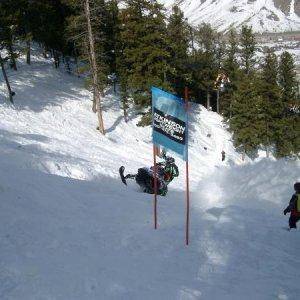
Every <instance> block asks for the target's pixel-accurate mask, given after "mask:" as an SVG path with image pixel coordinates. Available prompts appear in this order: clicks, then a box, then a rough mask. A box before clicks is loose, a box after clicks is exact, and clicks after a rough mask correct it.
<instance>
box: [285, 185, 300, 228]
mask: <svg viewBox="0 0 300 300" xmlns="http://www.w3.org/2000/svg"><path fill="white" fill-rule="evenodd" d="M294 190H295V194H294V195H293V196H292V199H291V200H290V204H289V205H288V207H287V208H286V209H285V210H284V211H283V213H284V215H286V214H287V213H290V219H289V225H290V228H297V226H296V223H297V222H298V221H299V220H300V182H296V183H295V184H294Z"/></svg>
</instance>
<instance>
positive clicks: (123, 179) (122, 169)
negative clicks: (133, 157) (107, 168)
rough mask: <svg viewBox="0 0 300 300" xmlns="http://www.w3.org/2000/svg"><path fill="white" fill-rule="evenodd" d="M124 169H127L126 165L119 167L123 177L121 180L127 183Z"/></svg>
mask: <svg viewBox="0 0 300 300" xmlns="http://www.w3.org/2000/svg"><path fill="white" fill-rule="evenodd" d="M124 170H125V167H124V166H121V167H120V168H119V173H120V177H121V180H122V182H123V183H124V184H125V185H127V182H126V179H125V176H124Z"/></svg>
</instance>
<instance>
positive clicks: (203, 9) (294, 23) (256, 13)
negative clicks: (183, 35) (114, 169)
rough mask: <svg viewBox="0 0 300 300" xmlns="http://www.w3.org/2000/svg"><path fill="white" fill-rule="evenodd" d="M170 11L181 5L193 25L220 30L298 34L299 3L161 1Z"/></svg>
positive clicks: (269, 0) (289, 0)
mask: <svg viewBox="0 0 300 300" xmlns="http://www.w3.org/2000/svg"><path fill="white" fill-rule="evenodd" d="M160 1H161V3H163V4H164V5H165V6H166V7H167V8H168V9H171V7H172V5H174V4H178V5H179V6H180V8H181V9H182V10H183V12H184V13H185V16H186V17H187V18H188V19H189V21H190V22H191V23H192V24H194V25H197V24H200V23H202V22H206V23H210V24H211V25H212V26H214V27H215V28H216V29H218V30H219V31H226V30H228V29H229V28H230V27H231V26H234V27H236V28H239V27H241V26H242V25H244V24H247V25H250V26H252V27H253V30H254V31H255V32H284V31H297V30H298V31H299V30H300V16H299V14H297V13H299V12H298V5H299V4H297V0H284V1H281V0H201V1H199V0H160Z"/></svg>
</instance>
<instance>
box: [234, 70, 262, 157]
mask: <svg viewBox="0 0 300 300" xmlns="http://www.w3.org/2000/svg"><path fill="white" fill-rule="evenodd" d="M261 101H262V99H261V97H260V95H259V93H258V91H257V79H256V78H255V76H253V75H244V77H243V78H242V80H241V82H240V84H239V86H238V89H237V91H236V92H235V93H234V94H233V100H232V118H231V119H230V120H229V125H230V130H231V131H232V132H233V140H234V145H235V147H236V148H237V150H238V151H240V152H242V153H243V154H247V155H249V156H253V155H254V154H255V153H256V152H257V149H258V147H259V145H260V142H261V140H260V130H261V127H260V119H259V104H260V103H261Z"/></svg>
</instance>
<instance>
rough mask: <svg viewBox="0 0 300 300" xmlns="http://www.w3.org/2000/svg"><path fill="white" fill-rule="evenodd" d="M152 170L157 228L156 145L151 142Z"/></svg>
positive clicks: (155, 227)
mask: <svg viewBox="0 0 300 300" xmlns="http://www.w3.org/2000/svg"><path fill="white" fill-rule="evenodd" d="M153 163H154V164H153V171H154V229H157V176H156V175H157V170H156V146H155V145H154V144H153Z"/></svg>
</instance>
